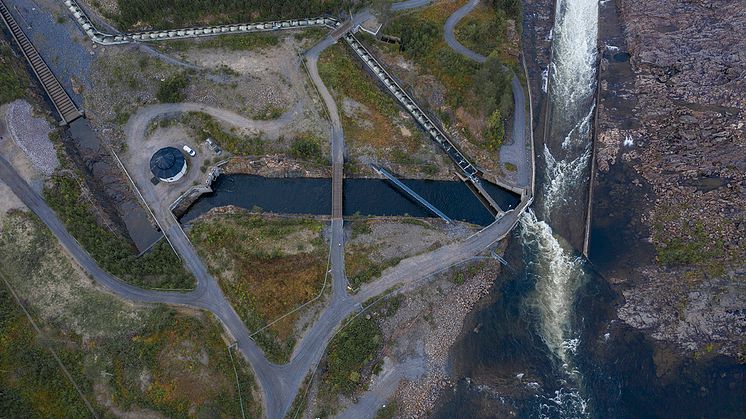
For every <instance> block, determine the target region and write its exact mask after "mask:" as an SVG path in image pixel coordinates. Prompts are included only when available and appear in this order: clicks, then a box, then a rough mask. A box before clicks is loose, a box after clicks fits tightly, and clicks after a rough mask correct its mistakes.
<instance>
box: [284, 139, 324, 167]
mask: <svg viewBox="0 0 746 419" xmlns="http://www.w3.org/2000/svg"><path fill="white" fill-rule="evenodd" d="M289 151H290V155H291V156H293V157H295V158H296V159H303V160H308V161H313V162H321V161H322V160H323V156H322V153H321V145H320V144H319V141H318V140H317V139H316V138H312V137H302V138H296V139H295V140H293V143H292V144H291V145H290V150H289Z"/></svg>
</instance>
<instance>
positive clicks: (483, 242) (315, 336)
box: [0, 0, 530, 418]
mask: <svg viewBox="0 0 746 419" xmlns="http://www.w3.org/2000/svg"><path fill="white" fill-rule="evenodd" d="M426 4H429V1H423V0H410V1H406V2H403V3H402V5H401V6H397V5H394V6H393V7H392V8H393V9H394V10H403V9H406V8H413V7H420V6H423V5H426ZM472 7H473V6H472ZM469 10H471V9H469ZM467 12H468V11H467ZM464 14H465V13H464ZM369 16H370V14H369V12H367V11H363V12H361V13H358V14H357V15H355V16H354V17H353V20H354V21H355V22H361V21H363V20H365V19H367V17H369ZM457 20H458V19H457ZM457 20H456V21H457ZM453 26H454V27H455V23H454V24H453ZM451 36H452V28H451ZM446 38H448V30H446ZM335 42H336V39H334V38H331V37H327V38H325V39H324V40H322V41H321V42H319V43H318V44H317V45H315V46H314V47H313V48H312V49H311V50H309V51H308V52H307V53H306V59H307V63H308V68H309V73H310V75H311V79H312V81H313V83H314V84H315V85H316V87H317V88H318V90H319V93H320V94H321V96H322V99H323V101H324V104H325V106H326V107H327V110H328V112H329V116H330V119H331V123H332V132H331V143H332V165H333V167H334V168H335V170H334V171H333V173H334V175H333V182H332V183H333V185H337V184H338V186H339V191H338V193H337V194H334V193H333V196H334V198H333V199H334V200H335V201H337V200H338V201H339V205H338V206H335V207H334V211H333V214H332V225H331V229H332V237H331V240H330V256H331V265H332V277H333V292H332V299H331V302H330V303H329V305H328V307H327V308H326V309H325V310H324V311H323V312H322V313H321V315H320V316H319V318H318V320H317V321H316V322H315V323H314V324H313V325H312V326H311V327H310V328H309V329H308V330H307V331H306V332H305V334H304V335H303V337H302V338H301V339H300V341H299V342H298V344H297V345H296V348H295V351H294V353H293V355H292V357H291V360H290V362H289V363H288V364H285V365H276V364H273V363H270V362H269V361H268V360H267V359H266V357H265V356H264V354H263V353H262V351H261V350H260V349H259V348H258V346H257V345H256V344H255V343H254V341H253V340H252V339H251V337H250V332H249V330H248V329H247V328H246V326H245V325H244V323H243V322H242V321H241V319H240V318H239V316H238V315H237V313H236V312H235V310H233V308H232V307H231V305H230V303H229V302H228V300H227V299H226V297H225V295H224V294H223V292H222V290H221V289H220V287H219V285H218V283H217V281H216V280H215V278H214V277H212V276H211V275H210V274H209V272H208V270H207V268H206V266H205V265H204V263H203V262H202V260H201V259H200V258H199V256H198V255H197V253H196V251H195V249H194V248H193V247H192V245H191V243H190V242H189V239H188V237H187V236H186V234H185V233H184V231H183V230H182V228H181V226H180V225H179V223H178V222H177V221H176V219H175V218H174V216H173V214H172V213H171V212H170V211H169V210H168V208H167V207H165V206H163V205H155V206H153V208H152V209H153V211H154V214H155V217H156V219H157V220H158V222H159V224H160V225H161V227H162V229H163V231H164V233H165V234H166V235H167V236H168V238H169V240H170V241H171V243H172V245H173V246H174V248H175V249H176V251H177V252H178V253H179V255H180V256H181V257H182V259H183V260H184V263H185V265H186V267H187V269H189V270H190V271H191V272H192V273H193V274H194V276H195V278H196V280H197V286H196V288H195V290H193V291H191V292H186V293H179V292H162V291H152V290H145V289H142V288H139V287H135V286H132V285H129V284H126V283H124V282H122V281H120V280H119V279H117V278H115V277H113V276H111V275H110V274H108V273H106V272H105V271H104V270H102V269H101V268H100V267H99V266H98V265H97V264H96V262H95V261H94V260H93V259H92V258H91V256H90V255H89V254H88V253H87V252H86V251H85V250H84V249H83V248H82V247H81V246H80V244H79V243H78V242H77V241H76V240H75V239H74V238H73V237H72V236H71V235H70V233H69V232H68V231H67V230H66V228H65V226H64V225H63V224H62V222H61V221H60V220H59V218H58V217H57V215H56V214H55V213H54V211H53V210H52V209H51V208H50V207H49V206H48V205H47V204H46V203H45V202H44V200H43V199H42V198H41V197H40V196H39V195H38V194H37V193H36V192H34V191H33V190H32V189H31V188H30V186H29V185H28V184H27V183H26V182H25V181H24V180H23V179H22V178H21V177H20V176H19V175H18V174H17V172H16V171H15V169H14V168H13V167H12V166H11V165H10V163H8V162H7V161H6V160H5V159H3V158H2V157H0V179H1V180H2V181H3V182H4V183H6V184H7V185H8V186H9V187H10V188H11V190H12V191H13V193H14V194H15V195H16V196H17V197H18V198H19V199H20V200H21V201H22V202H23V203H24V204H25V205H26V206H27V207H28V208H29V209H30V210H31V211H32V212H34V213H35V214H36V215H37V216H38V217H39V218H40V219H41V220H42V222H44V224H46V225H47V227H48V228H49V229H50V231H51V232H52V233H53V234H54V235H55V236H56V237H57V238H58V240H59V241H60V244H61V245H62V246H63V248H64V249H65V250H66V251H67V252H68V253H69V254H70V255H71V256H72V257H73V259H75V260H76V262H77V263H78V264H79V265H80V266H81V267H82V268H83V269H84V270H85V271H86V272H87V273H88V274H89V275H90V276H91V277H92V278H93V279H94V280H95V281H96V283H97V284H99V285H100V286H101V287H103V288H104V289H105V290H107V291H108V292H111V293H112V294H115V295H117V296H119V297H121V298H123V299H127V300H131V301H135V302H141V303H166V304H173V305H182V306H189V307H195V308H199V309H204V310H207V311H210V312H211V313H213V314H214V315H215V316H216V317H217V318H218V319H219V320H220V321H221V322H222V324H223V326H224V327H225V328H226V330H227V331H228V332H229V333H230V335H231V336H232V337H233V339H234V340H235V342H236V345H237V347H238V349H239V351H240V352H241V353H242V354H243V355H244V356H245V358H246V359H247V360H248V361H249V363H250V364H251V366H252V368H253V370H254V373H255V376H256V379H257V381H258V383H259V385H260V386H261V388H262V392H263V396H264V397H263V401H264V407H265V412H266V415H267V416H268V417H269V418H280V417H283V416H284V415H285V413H286V412H287V411H288V409H289V408H290V406H291V404H292V402H293V399H294V398H295V396H296V394H297V392H298V389H299V387H300V385H301V383H302V382H303V379H304V378H305V376H306V375H307V374H308V372H309V371H310V370H311V369H312V368H313V367H315V366H316V365H318V362H319V360H320V359H321V357H322V356H323V354H324V351H325V349H326V346H327V344H328V342H329V340H331V338H332V337H333V336H334V334H335V333H336V331H337V330H338V329H339V327H340V325H341V324H342V322H343V321H344V319H345V318H347V317H348V316H349V315H351V314H352V313H355V312H356V311H357V310H359V309H360V308H361V304H363V303H364V302H365V301H367V300H368V299H370V298H372V297H376V296H378V295H381V294H382V293H384V292H386V291H387V290H389V289H391V288H392V287H395V286H398V285H410V286H414V285H415V284H419V283H421V282H422V281H425V280H428V279H430V278H431V277H432V276H433V275H434V274H436V273H438V272H442V271H444V270H446V269H449V268H450V267H452V266H454V265H457V264H459V263H463V262H465V261H467V260H469V259H471V258H472V257H474V256H475V255H477V254H479V253H481V252H482V251H483V250H485V249H486V248H488V247H489V246H491V245H493V244H494V243H495V242H497V241H498V240H501V239H502V238H504V237H505V236H506V235H507V234H509V233H510V231H511V230H512V228H513V227H514V226H515V225H516V224H517V223H518V219H519V217H520V215H521V214H522V212H523V210H524V209H525V208H526V207H527V206H528V205H529V204H530V199H529V200H527V199H524V200H523V201H522V202H521V204H520V205H519V207H518V208H516V209H515V210H512V211H509V212H507V213H506V214H505V215H504V216H503V217H501V218H499V219H498V220H496V221H495V222H494V223H492V224H491V225H489V226H487V227H486V228H484V229H483V230H481V231H480V232H478V233H476V234H474V235H472V236H471V237H469V238H467V239H465V240H463V241H460V242H456V243H452V244H450V245H446V246H443V247H441V248H438V249H436V250H434V251H432V252H429V253H426V254H422V255H418V256H415V257H412V258H408V259H405V260H403V261H401V262H400V263H399V264H398V265H396V266H394V267H391V268H388V269H386V270H385V271H384V272H383V274H382V276H381V278H379V279H378V280H376V281H374V282H372V283H369V284H366V285H364V286H363V287H361V289H360V290H359V292H358V293H357V294H356V295H354V296H353V295H350V294H349V293H348V292H347V280H346V277H345V274H344V243H343V239H344V231H343V221H342V206H341V204H342V196H341V184H342V176H343V172H342V167H343V163H344V136H343V132H342V126H341V123H340V121H339V114H338V111H337V106H336V104H335V102H334V100H333V98H332V96H331V94H330V93H329V91H328V89H327V88H326V86H325V85H324V83H323V81H322V80H321V78H320V77H319V74H318V68H317V60H318V56H319V54H320V52H321V51H323V50H324V49H325V48H327V47H329V46H330V45H333V44H334V43H335ZM454 42H455V39H454ZM449 45H450V43H449ZM458 45H460V44H458ZM517 91H518V92H520V94H521V97H522V92H523V91H522V88H521V87H520V83H519V84H518V88H517V89H516V88H514V98H515V97H516V92H517ZM519 105H520V106H519ZM524 108H525V105H524V104H522V103H518V100H517V99H516V114H522V115H523V118H522V119H521V121H523V122H525V112H524ZM188 111H201V112H207V113H210V114H211V115H213V116H215V117H216V118H219V119H222V120H225V121H226V122H230V123H232V124H234V125H238V126H244V125H251V127H252V128H255V127H259V126H260V125H261V124H263V123H264V124H266V126H262V128H263V129H266V131H267V132H268V134H270V133H271V132H272V130H275V129H278V127H279V126H281V125H282V124H283V123H284V122H286V121H281V120H280V121H278V120H275V121H250V120H247V119H246V118H243V117H241V116H240V115H237V114H234V113H231V112H228V111H224V110H220V109H216V108H211V107H207V106H205V105H199V104H166V105H154V106H151V107H147V108H144V109H143V110H141V111H140V112H138V113H137V114H136V115H135V116H134V117H133V119H132V120H131V121H130V122H129V123H128V125H127V127H126V133H127V135H128V136H129V135H132V136H138V135H144V133H145V131H146V129H147V124H148V122H149V121H150V120H152V118H153V117H155V116H156V115H161V114H164V113H169V112H188ZM519 111H520V112H519ZM284 117H285V116H283V117H281V118H280V119H282V118H284ZM516 121H518V117H516ZM523 122H522V123H520V124H519V123H516V124H514V125H515V127H517V126H519V125H520V126H521V127H523V126H524V123H523ZM515 127H514V133H515V129H516V128H515ZM521 132H522V131H521ZM270 135H271V134H270ZM514 138H515V139H516V142H518V141H517V140H518V139H519V137H518V136H515V135H514ZM522 141H523V142H524V144H525V138H524V139H523V140H522ZM142 193H143V196H144V199H145V200H146V201H147V202H149V203H152V202H158V200H157V197H156V196H154V195H153V193H154V191H153V189H152V188H144V190H142Z"/></svg>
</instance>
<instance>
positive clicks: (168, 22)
mask: <svg viewBox="0 0 746 419" xmlns="http://www.w3.org/2000/svg"><path fill="white" fill-rule="evenodd" d="M117 4H118V9H119V14H118V15H117V16H112V18H113V19H114V21H115V22H116V23H117V24H118V25H119V27H120V29H123V30H126V29H135V28H141V27H143V26H150V27H154V28H159V29H171V28H180V27H186V26H190V25H193V24H224V23H235V22H258V21H266V20H273V19H288V18H293V17H309V16H317V15H321V14H323V13H332V14H334V13H335V12H337V11H340V10H348V9H350V8H351V6H353V2H352V1H350V0H307V1H276V0H223V1H220V2H213V1H205V0H117Z"/></svg>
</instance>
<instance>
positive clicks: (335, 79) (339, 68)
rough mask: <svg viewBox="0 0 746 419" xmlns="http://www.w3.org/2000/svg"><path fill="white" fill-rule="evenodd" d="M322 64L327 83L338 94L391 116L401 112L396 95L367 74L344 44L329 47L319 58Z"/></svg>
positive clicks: (320, 68)
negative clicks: (389, 94) (393, 95)
mask: <svg viewBox="0 0 746 419" xmlns="http://www.w3.org/2000/svg"><path fill="white" fill-rule="evenodd" d="M318 67H319V75H320V76H321V78H322V79H323V80H324V84H326V85H327V86H329V87H331V88H332V90H334V93H336V94H337V95H339V94H342V93H344V94H345V95H346V96H349V97H351V98H352V99H354V100H356V101H357V102H360V103H362V104H364V105H366V106H368V107H370V108H372V109H376V110H378V111H380V112H381V113H382V114H383V115H385V116H388V117H392V116H395V115H396V114H397V113H398V107H397V104H396V102H395V101H394V99H392V98H391V97H390V96H388V95H387V94H385V93H384V92H383V91H382V90H381V88H380V87H378V86H377V85H376V84H375V82H374V81H373V79H372V78H370V77H368V76H367V75H366V73H365V70H364V69H363V65H362V64H361V63H360V62H359V61H357V59H356V58H355V57H354V56H352V52H350V51H349V50H348V49H347V48H344V47H343V46H342V45H339V46H334V47H330V48H327V49H326V50H325V51H324V52H323V53H322V54H321V56H320V58H319V63H318Z"/></svg>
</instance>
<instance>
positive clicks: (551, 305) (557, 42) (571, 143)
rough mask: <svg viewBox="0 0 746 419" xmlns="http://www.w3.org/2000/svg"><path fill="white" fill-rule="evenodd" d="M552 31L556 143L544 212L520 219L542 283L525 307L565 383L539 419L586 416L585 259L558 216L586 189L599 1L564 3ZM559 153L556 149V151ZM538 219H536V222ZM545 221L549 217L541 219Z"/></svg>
mask: <svg viewBox="0 0 746 419" xmlns="http://www.w3.org/2000/svg"><path fill="white" fill-rule="evenodd" d="M555 19H556V20H555V25H554V29H553V34H554V37H553V44H552V48H553V55H552V63H551V75H550V80H549V88H548V90H549V95H550V101H551V104H552V122H551V130H550V133H551V138H550V139H548V141H547V143H548V144H545V146H544V151H543V158H544V168H545V179H544V185H543V190H542V198H543V200H542V202H543V205H542V206H540V207H539V208H537V213H533V212H527V213H526V214H525V215H524V216H523V217H522V219H521V239H522V241H523V245H524V246H525V249H526V252H525V254H527V255H531V257H530V260H529V261H528V263H527V269H528V273H529V275H530V276H531V277H533V278H534V280H535V281H536V285H535V291H534V294H533V295H532V298H530V299H529V300H528V301H527V303H528V304H529V305H531V306H532V307H533V309H534V310H535V311H536V312H538V314H539V316H538V317H539V324H538V326H537V327H538V331H539V335H540V336H541V337H542V340H543V341H544V343H545V344H546V346H547V348H549V350H550V351H551V353H552V354H553V356H554V357H555V361H557V362H556V364H557V367H558V368H557V369H558V371H559V372H560V374H561V375H562V376H563V378H562V379H561V381H562V385H561V387H560V388H559V390H555V392H554V395H546V396H545V397H544V400H542V403H541V414H542V416H546V417H556V416H561V417H577V416H583V415H586V414H587V413H588V412H587V403H586V401H585V399H584V398H583V397H582V394H581V393H582V392H581V391H580V390H579V389H581V388H582V375H581V373H580V372H579V371H578V370H577V369H576V368H575V367H574V365H573V364H574V363H573V356H574V353H575V350H576V348H577V345H578V343H579V338H578V336H577V335H576V333H575V332H574V331H573V329H572V324H571V323H572V322H571V318H572V308H573V303H574V297H575V292H576V291H577V290H578V288H579V287H580V286H581V285H582V284H583V283H584V281H585V280H586V274H585V272H584V267H583V259H582V258H580V257H578V256H577V254H576V253H575V252H574V251H573V250H572V248H571V247H570V246H568V245H567V244H566V243H563V241H562V240H561V239H560V238H559V237H557V236H556V235H555V234H554V233H553V232H552V228H551V226H550V224H551V222H552V214H562V215H564V217H560V218H565V219H566V218H568V217H574V216H578V215H577V214H576V215H573V214H569V213H570V212H573V208H576V207H577V205H578V204H579V203H578V202H577V200H578V198H577V197H578V196H582V194H581V193H580V192H581V191H584V190H585V189H586V188H587V182H588V179H587V178H588V164H589V161H590V156H591V146H590V135H589V134H590V126H591V120H592V116H593V93H594V90H595V72H596V68H595V64H596V40H597V36H598V3H597V0H558V2H557V13H556V18H555ZM552 147H554V148H552ZM537 214H538V216H537ZM540 217H544V220H542V219H541V218H540Z"/></svg>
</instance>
